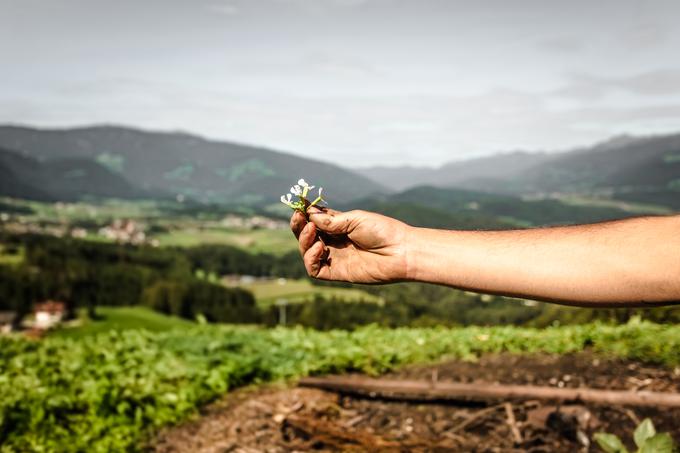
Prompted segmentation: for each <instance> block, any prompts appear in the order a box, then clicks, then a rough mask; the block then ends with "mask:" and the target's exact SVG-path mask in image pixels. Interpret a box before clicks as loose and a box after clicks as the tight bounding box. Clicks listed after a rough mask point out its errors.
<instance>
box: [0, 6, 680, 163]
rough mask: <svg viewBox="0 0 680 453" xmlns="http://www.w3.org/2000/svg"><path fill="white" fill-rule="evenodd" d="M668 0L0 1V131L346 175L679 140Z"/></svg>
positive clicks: (679, 53) (679, 16)
mask: <svg viewBox="0 0 680 453" xmlns="http://www.w3.org/2000/svg"><path fill="white" fill-rule="evenodd" d="M678 21H680V2H678V1H677V0H669V1H631V0H614V1H610V0H600V1H592V0H587V1H584V0H571V1H548V0H512V1H511V0H496V1H485V0H480V1H457V0H184V1H182V0H147V1H144V0H116V1H110V0H106V1H104V0H0V62H1V64H0V123H12V124H28V125H33V126H40V127H67V126H81V125H88V124H95V123H96V124H102V123H106V124H122V125H129V126H135V127H140V128H145V129H153V130H182V131H186V132H192V133H196V134H199V135H203V136H206V137H209V138H213V139H220V140H222V139H223V140H231V141H237V142H242V143H249V144H255V145H264V146H267V147H271V148H274V149H279V150H284V151H289V152H293V153H297V154H300V155H304V156H308V157H314V158H318V159H323V160H328V161H332V162H334V163H337V164H340V165H344V166H346V167H367V166H372V165H382V166H397V165H417V166H436V165H440V164H442V163H444V162H448V161H454V160H462V159H467V158H471V157H477V156H482V155H487V154H491V153H496V152H503V151H511V150H518V149H523V150H530V151H531V150H564V149H570V148H574V147H579V146H584V145H588V144H592V143H594V142H598V141H602V140H606V139H607V138H609V137H611V136H614V135H619V134H636V135H648V134H659V133H669V132H679V131H680V27H678V26H677V23H678Z"/></svg>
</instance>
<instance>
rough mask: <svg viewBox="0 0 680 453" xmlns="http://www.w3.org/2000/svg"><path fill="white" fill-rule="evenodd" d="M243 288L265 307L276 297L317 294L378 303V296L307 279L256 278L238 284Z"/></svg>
mask: <svg viewBox="0 0 680 453" xmlns="http://www.w3.org/2000/svg"><path fill="white" fill-rule="evenodd" d="M239 286H240V287H241V288H243V289H247V290H248V291H251V292H252V293H253V295H254V296H255V299H256V300H257V303H258V305H260V306H261V307H267V306H269V305H271V304H273V303H274V302H276V300H277V299H282V298H283V299H286V300H287V301H288V302H290V303H296V302H308V301H311V300H313V299H314V298H315V297H317V296H319V297H322V298H324V299H326V298H331V297H336V298H338V299H342V300H345V301H348V302H352V301H359V300H363V301H368V302H376V303H380V298H379V297H377V296H375V295H373V294H368V293H367V292H365V291H362V290H360V289H355V288H331V287H324V286H315V285H312V283H311V282H310V281H309V280H307V279H303V280H291V279H282V280H278V279H275V280H264V281H261V280H258V281H255V282H253V283H249V284H241V285H239Z"/></svg>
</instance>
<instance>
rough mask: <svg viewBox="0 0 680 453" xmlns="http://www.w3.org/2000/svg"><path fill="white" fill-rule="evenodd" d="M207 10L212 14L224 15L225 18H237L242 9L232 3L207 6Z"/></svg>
mask: <svg viewBox="0 0 680 453" xmlns="http://www.w3.org/2000/svg"><path fill="white" fill-rule="evenodd" d="M206 9H207V10H208V11H210V12H213V13H218V14H222V15H224V16H235V15H237V14H238V13H239V11H240V8H239V7H238V6H236V5H235V4H234V3H233V2H231V1H222V2H220V3H211V4H209V5H207V6H206Z"/></svg>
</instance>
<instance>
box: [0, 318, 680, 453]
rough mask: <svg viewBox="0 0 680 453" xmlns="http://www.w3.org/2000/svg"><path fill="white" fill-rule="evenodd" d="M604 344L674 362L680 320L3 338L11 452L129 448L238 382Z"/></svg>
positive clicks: (5, 422) (617, 353)
mask: <svg viewBox="0 0 680 453" xmlns="http://www.w3.org/2000/svg"><path fill="white" fill-rule="evenodd" d="M586 347H590V348H592V350H593V351H594V352H595V353H599V354H604V355H607V356H613V357H625V358H631V359H636V360H640V361H643V362H649V363H658V364H662V365H664V366H668V367H673V366H677V365H679V364H680V356H678V354H677V351H678V348H680V327H678V326H660V325H654V324H650V323H645V322H632V323H629V324H626V325H622V326H604V325H581V326H572V327H559V328H548V329H545V330H536V329H526V328H514V327H488V328H483V327H468V328H459V329H445V328H429V329H381V328H377V327H367V328H362V329H358V330H356V331H354V332H346V331H330V332H325V333H322V332H316V331H312V330H305V329H300V328H295V329H284V328H279V329H261V328H255V327H233V326H210V325H208V326H196V327H190V328H186V329H181V330H177V329H173V330H169V331H164V332H156V333H153V332H149V331H147V330H126V331H116V330H112V331H109V332H106V333H101V334H97V335H92V336H89V337H87V340H82V339H73V338H61V337H58V336H55V337H48V338H46V339H44V340H43V341H41V342H33V341H28V340H23V339H19V338H1V339H0V358H1V360H0V395H3V396H2V400H1V401H0V423H1V424H0V433H2V434H1V435H2V438H0V442H1V443H2V445H3V446H2V451H4V452H10V451H27V450H30V451H48V450H55V449H58V450H60V451H82V450H88V451H121V450H130V449H134V448H139V447H140V445H141V443H140V442H143V441H144V439H145V438H146V437H147V436H149V435H150V434H151V433H153V432H154V431H155V430H157V429H159V428H160V427H162V426H165V425H167V424H171V423H176V422H179V421H181V420H183V419H185V418H186V417H187V416H189V415H190V414H192V413H194V412H195V410H196V408H197V407H198V406H200V405H202V404H205V403H207V402H209V401H211V400H212V399H214V398H216V397H218V396H219V395H222V394H224V393H225V392H227V391H229V390H230V389H232V388H234V387H238V386H242V385H246V384H250V383H261V382H267V381H277V380H287V379H292V378H296V377H299V376H305V375H312V374H321V373H338V372H344V371H360V372H364V373H367V374H380V373H384V372H386V371H389V370H392V369H395V368H398V367H400V366H402V365H405V364H408V363H425V362H432V361H437V360H440V359H443V358H459V359H464V360H474V359H476V358H477V357H479V356H480V355H482V354H486V353H491V352H501V351H507V352H510V353H513V354H520V353H530V352H547V353H553V354H565V353H570V352H575V351H581V350H583V349H585V348H586Z"/></svg>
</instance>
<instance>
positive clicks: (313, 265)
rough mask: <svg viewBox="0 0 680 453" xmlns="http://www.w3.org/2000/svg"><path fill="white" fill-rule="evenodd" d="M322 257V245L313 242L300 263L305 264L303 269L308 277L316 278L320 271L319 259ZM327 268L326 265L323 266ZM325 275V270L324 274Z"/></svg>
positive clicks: (320, 263) (318, 242)
mask: <svg viewBox="0 0 680 453" xmlns="http://www.w3.org/2000/svg"><path fill="white" fill-rule="evenodd" d="M323 255H324V245H323V243H322V242H321V241H317V242H315V243H314V244H313V245H312V246H311V247H310V248H309V249H308V250H307V251H306V252H305V254H304V255H303V258H302V261H303V262H304V263H305V269H306V270H307V274H309V276H310V277H313V278H318V277H319V273H320V271H321V269H322V261H321V258H322V257H323ZM323 267H325V268H327V267H328V266H327V265H323ZM325 273H327V269H326V272H325Z"/></svg>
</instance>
